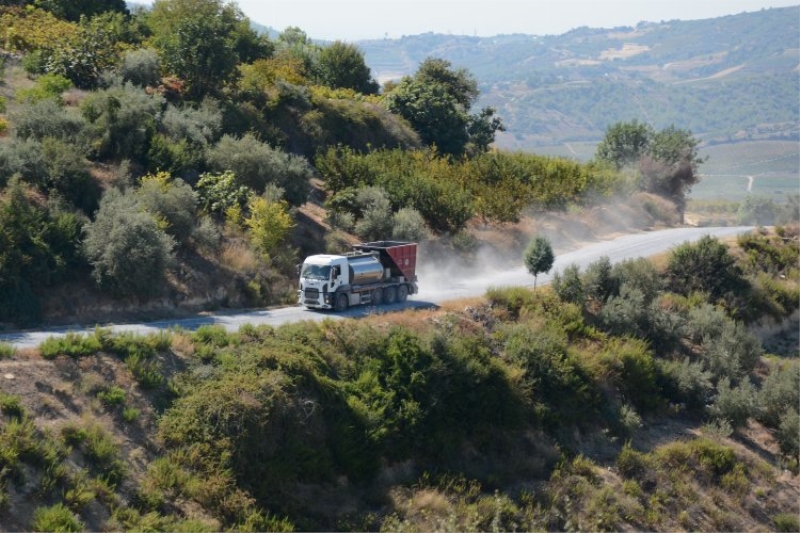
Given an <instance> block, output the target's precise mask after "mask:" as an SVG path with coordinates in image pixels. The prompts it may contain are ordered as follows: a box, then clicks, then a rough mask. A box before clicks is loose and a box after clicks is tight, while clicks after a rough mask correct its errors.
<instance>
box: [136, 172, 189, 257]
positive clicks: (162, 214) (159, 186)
mask: <svg viewBox="0 0 800 533" xmlns="http://www.w3.org/2000/svg"><path fill="white" fill-rule="evenodd" d="M141 183H142V185H141V187H140V188H139V189H138V190H137V191H136V196H137V201H138V204H139V205H141V206H142V207H143V208H144V209H145V210H146V211H147V212H148V213H151V214H152V215H154V216H155V217H157V218H158V220H160V221H163V227H162V229H163V230H164V231H165V232H166V233H167V234H169V235H171V236H173V237H174V238H175V239H176V240H177V241H178V242H183V241H185V240H186V239H187V238H188V237H189V234H190V233H191V232H192V228H193V227H194V223H195V219H196V216H195V212H196V209H197V194H196V193H195V192H194V190H192V188H191V187H190V186H189V185H187V184H186V183H185V182H184V181H183V180H181V179H174V180H173V179H171V177H170V176H169V174H167V173H165V172H159V173H158V174H155V175H147V176H144V177H143V178H142V181H141Z"/></svg>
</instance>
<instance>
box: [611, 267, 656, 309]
mask: <svg viewBox="0 0 800 533" xmlns="http://www.w3.org/2000/svg"><path fill="white" fill-rule="evenodd" d="M611 277H612V278H614V280H616V283H617V285H618V286H619V287H620V292H622V287H624V286H627V287H630V288H631V289H636V290H638V291H641V293H642V295H643V296H644V301H645V303H647V304H649V303H650V302H652V301H653V300H655V298H656V296H657V295H658V293H659V292H661V290H662V289H663V288H664V282H663V280H662V276H661V273H660V272H659V271H658V270H657V269H656V267H655V266H654V265H653V263H652V262H651V261H649V260H648V259H645V258H641V257H640V258H638V259H626V260H624V261H622V262H620V263H617V264H615V265H614V266H613V268H612V269H611Z"/></svg>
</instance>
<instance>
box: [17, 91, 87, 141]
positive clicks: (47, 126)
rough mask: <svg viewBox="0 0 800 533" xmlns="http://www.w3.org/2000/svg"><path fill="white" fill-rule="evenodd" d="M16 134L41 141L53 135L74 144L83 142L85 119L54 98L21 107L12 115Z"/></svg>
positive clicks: (22, 137) (21, 137) (20, 137)
mask: <svg viewBox="0 0 800 533" xmlns="http://www.w3.org/2000/svg"><path fill="white" fill-rule="evenodd" d="M12 120H13V123H14V131H15V134H16V136H17V137H18V138H19V139H20V140H22V139H35V140H38V141H41V140H43V139H45V138H47V137H53V138H55V139H60V140H62V141H69V142H71V143H73V144H78V143H80V142H81V136H82V134H83V132H84V130H85V128H86V123H85V121H84V120H83V119H82V118H81V117H80V116H76V115H74V114H73V113H70V112H69V111H68V110H67V109H64V108H63V107H61V106H60V105H58V103H57V102H56V101H54V100H52V99H50V100H41V101H39V102H36V103H34V104H30V105H26V106H22V107H20V108H19V109H18V110H17V111H16V112H15V113H14V115H13V117H12Z"/></svg>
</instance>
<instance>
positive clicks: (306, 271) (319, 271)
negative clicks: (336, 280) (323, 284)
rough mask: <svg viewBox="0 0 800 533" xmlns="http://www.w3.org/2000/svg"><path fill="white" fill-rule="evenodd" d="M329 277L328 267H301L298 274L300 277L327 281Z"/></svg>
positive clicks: (329, 270) (306, 265) (329, 269)
mask: <svg viewBox="0 0 800 533" xmlns="http://www.w3.org/2000/svg"><path fill="white" fill-rule="evenodd" d="M330 275H331V267H330V266H329V265H308V264H304V265H303V270H302V271H301V272H300V277H303V278H311V279H328V278H329V277H330Z"/></svg>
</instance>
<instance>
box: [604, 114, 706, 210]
mask: <svg viewBox="0 0 800 533" xmlns="http://www.w3.org/2000/svg"><path fill="white" fill-rule="evenodd" d="M698 144H699V141H698V140H697V139H695V137H694V136H693V135H692V133H691V132H690V131H688V130H681V129H677V128H675V126H670V127H668V128H664V129H663V130H661V131H659V132H655V131H654V130H653V128H652V127H651V126H650V125H649V124H640V123H639V122H638V121H636V120H633V121H631V122H618V123H616V124H614V125H612V126H609V127H608V129H607V130H606V134H605V137H604V138H603V140H602V141H601V142H600V144H599V145H598V146H597V152H596V154H595V157H596V158H597V159H599V160H601V161H606V162H608V163H611V164H613V165H614V166H615V167H616V168H617V169H618V170H619V169H622V168H624V167H627V166H631V165H637V166H638V169H639V172H640V174H641V188H642V189H643V190H645V191H648V192H651V193H653V194H657V195H659V196H663V197H665V198H669V199H670V200H672V201H673V202H675V205H676V206H677V207H678V211H679V212H680V215H681V222H683V213H684V210H685V207H686V195H687V194H688V193H689V191H690V190H691V188H692V185H694V184H695V183H697V182H698V181H699V180H700V176H699V174H698V172H697V169H698V166H699V165H700V164H701V163H702V162H703V158H701V157H700V156H699V155H698V152H697V145H698Z"/></svg>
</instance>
